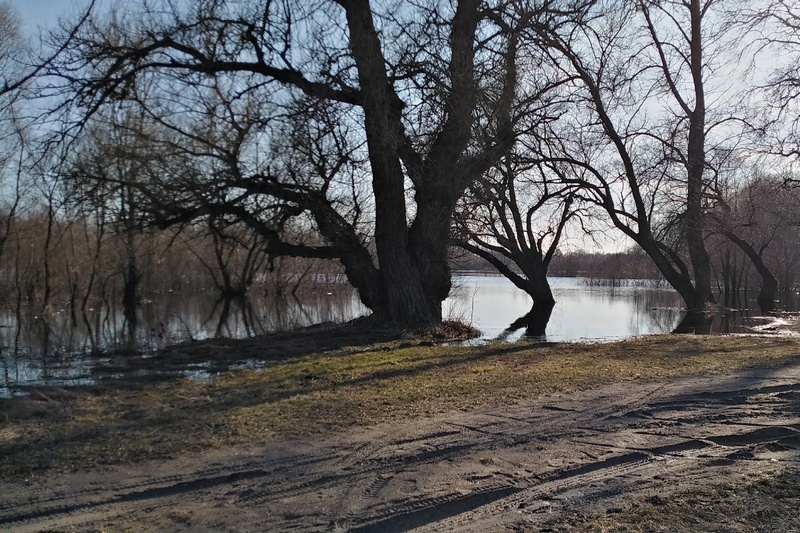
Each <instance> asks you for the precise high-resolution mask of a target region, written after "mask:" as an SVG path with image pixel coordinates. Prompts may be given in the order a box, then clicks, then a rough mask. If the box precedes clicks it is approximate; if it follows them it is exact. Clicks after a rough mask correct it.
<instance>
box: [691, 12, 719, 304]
mask: <svg viewBox="0 0 800 533" xmlns="http://www.w3.org/2000/svg"><path fill="white" fill-rule="evenodd" d="M690 12H691V21H692V34H691V70H692V81H693V83H694V97H695V105H694V110H693V112H692V113H691V114H690V116H689V143H688V149H687V159H688V162H687V180H688V184H687V194H686V242H687V243H688V247H689V256H690V257H691V259H692V270H693V272H694V286H695V289H696V292H697V293H698V296H699V301H698V302H697V303H696V304H694V305H691V306H690V310H700V307H698V306H700V305H704V304H705V303H706V302H713V301H714V297H713V295H712V293H711V260H710V259H709V257H708V251H707V250H706V246H705V239H704V235H703V229H704V228H705V223H704V220H703V219H704V214H703V171H704V169H705V163H706V161H705V140H706V132H705V127H706V105H705V89H704V86H703V43H702V32H701V30H702V12H701V7H700V0H691V6H690ZM688 303H689V302H687V304H688Z"/></svg>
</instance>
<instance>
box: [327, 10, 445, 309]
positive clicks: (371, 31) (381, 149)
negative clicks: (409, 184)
mask: <svg viewBox="0 0 800 533" xmlns="http://www.w3.org/2000/svg"><path fill="white" fill-rule="evenodd" d="M342 4H343V5H344V6H345V8H346V11H347V21H348V27H349V29H350V49H351V50H352V52H353V57H354V58H355V61H356V65H357V67H358V77H359V83H360V85H361V90H362V93H363V109H364V121H365V129H366V133H367V148H368V150H369V160H370V165H371V167H372V190H373V193H374V195H375V245H376V248H377V254H378V267H379V268H380V272H381V277H382V280H383V289H384V292H385V302H384V306H383V307H384V308H383V309H382V310H381V311H380V313H381V314H385V316H382V317H380V318H382V319H384V320H389V321H392V322H398V323H401V324H409V325H417V324H429V323H432V322H435V321H436V320H439V319H440V318H441V316H440V315H441V311H440V312H439V314H438V316H437V314H435V313H434V312H433V311H432V310H431V306H430V305H429V302H428V297H427V296H426V294H425V286H424V285H423V282H422V277H421V275H420V272H419V270H418V269H417V266H418V265H417V264H415V262H414V261H413V260H412V258H411V256H410V254H409V245H408V240H409V239H408V226H407V221H406V200H405V175H404V173H403V168H402V166H401V164H400V158H399V146H398V143H399V141H400V139H401V138H402V136H403V132H402V122H401V121H400V111H401V102H400V101H399V100H398V98H397V95H396V94H395V93H394V90H393V89H392V88H391V83H390V82H389V79H388V77H387V75H386V67H385V61H384V59H383V55H382V51H381V44H380V40H379V39H378V34H377V32H376V30H375V26H374V24H373V21H372V10H371V9H370V6H369V2H368V1H366V0H349V1H343V2H342Z"/></svg>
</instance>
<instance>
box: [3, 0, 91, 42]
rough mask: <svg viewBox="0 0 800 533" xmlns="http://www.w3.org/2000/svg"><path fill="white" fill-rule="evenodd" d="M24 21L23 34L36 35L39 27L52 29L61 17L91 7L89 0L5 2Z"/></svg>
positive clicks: (14, 0)
mask: <svg viewBox="0 0 800 533" xmlns="http://www.w3.org/2000/svg"><path fill="white" fill-rule="evenodd" d="M5 2H6V3H8V4H11V5H12V6H13V7H14V10H15V11H16V13H17V15H18V16H19V18H20V20H21V21H22V24H23V28H22V33H27V34H28V35H34V34H35V32H36V31H37V27H42V28H50V27H53V26H55V25H56V23H57V22H58V19H59V17H63V16H65V15H69V14H74V13H76V12H78V11H79V10H82V9H83V8H85V7H86V6H87V5H89V0H5Z"/></svg>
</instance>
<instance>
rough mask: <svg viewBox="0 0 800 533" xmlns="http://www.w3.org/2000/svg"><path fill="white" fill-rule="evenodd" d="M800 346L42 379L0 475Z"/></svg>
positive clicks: (1, 438) (335, 359) (424, 348)
mask: <svg viewBox="0 0 800 533" xmlns="http://www.w3.org/2000/svg"><path fill="white" fill-rule="evenodd" d="M186 349H187V350H189V349H191V346H188V347H187V348H186ZM270 349H271V350H274V349H275V347H274V346H270ZM798 355H800V346H798V343H797V341H796V340H792V339H791V338H783V337H755V336H752V337H750V336H726V337H720V336H695V335H664V336H653V337H645V338H639V339H633V340H628V341H623V342H615V343H607V344H550V345H540V344H526V343H510V344H490V345H483V346H460V345H450V346H441V345H431V343H429V342H428V343H422V344H413V343H408V342H406V343H404V344H399V343H397V342H394V343H379V344H374V345H371V346H361V347H352V346H351V347H346V348H341V349H338V350H336V351H333V352H330V353H323V354H319V353H317V354H308V355H302V356H295V357H290V358H284V359H281V360H276V361H273V362H271V363H270V364H269V366H268V367H266V368H264V369H261V370H238V371H229V372H225V373H223V374H221V375H219V376H218V377H217V378H216V379H214V380H213V381H212V382H210V383H197V382H193V381H190V380H188V379H184V380H173V381H167V382H156V383H140V384H137V385H130V384H129V385H124V386H123V385H119V384H118V385H117V386H103V387H100V386H97V387H90V388H76V389H60V388H50V389H48V388H42V389H38V390H37V391H36V392H35V393H34V394H32V395H31V396H29V397H24V398H14V399H10V400H0V455H2V457H3V461H2V462H0V477H2V478H6V479H10V478H19V477H28V476H31V475H35V474H36V473H38V472H43V471H46V470H77V469H84V468H96V467H102V466H104V465H112V464H116V463H121V462H134V461H140V460H146V459H154V458H166V457H172V456H177V455H180V454H184V453H187V452H193V451H200V450H202V449H208V448H211V447H222V446H231V445H238V444H261V443H265V442H269V441H272V440H275V439H282V438H286V437H300V436H308V435H321V434H327V433H332V432H337V431H341V430H344V429H346V428H350V427H353V426H359V425H361V426H366V425H371V424H376V423H381V422H391V421H398V420H405V419H410V418H414V417H419V416H426V415H433V414H437V413H443V412H446V411H448V410H451V409H469V408H471V407H474V406H477V405H499V404H507V403H513V402H516V401H519V400H524V399H529V398H533V397H536V396H540V395H542V394H546V393H549V392H554V391H559V390H582V389H587V388H592V387H597V386H600V385H604V384H608V383H611V382H618V381H625V380H638V379H641V380H645V379H656V378H670V377H679V376H685V375H690V374H708V373H717V372H724V371H731V370H737V369H742V368H745V367H753V366H764V365H782V364H786V363H789V362H791V361H795V360H797V358H798Z"/></svg>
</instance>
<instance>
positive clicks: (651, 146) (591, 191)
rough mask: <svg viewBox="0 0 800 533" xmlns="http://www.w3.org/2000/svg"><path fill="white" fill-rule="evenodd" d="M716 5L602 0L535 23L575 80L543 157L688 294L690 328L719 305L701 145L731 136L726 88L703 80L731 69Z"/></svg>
mask: <svg viewBox="0 0 800 533" xmlns="http://www.w3.org/2000/svg"><path fill="white" fill-rule="evenodd" d="M719 3H720V2H715V1H714V0H706V1H702V0H689V1H686V2H682V1H650V0H638V1H637V2H631V3H619V2H603V1H598V2H595V3H594V6H593V9H592V10H590V11H589V12H588V13H587V17H586V18H585V19H584V20H583V21H581V23H580V24H579V25H574V26H566V27H562V28H549V27H540V28H538V31H537V36H538V37H539V38H540V40H541V43H542V45H543V46H546V47H547V48H548V49H549V50H550V51H551V57H552V61H553V62H554V63H555V64H556V65H559V67H560V68H562V69H563V70H564V71H565V73H568V74H570V75H571V76H573V77H574V79H575V84H574V87H573V90H572V93H571V96H570V97H571V98H573V99H574V104H575V107H574V109H573V113H570V114H567V115H565V117H564V119H563V120H560V121H559V122H558V123H556V124H555V126H554V127H553V131H552V133H551V140H550V143H549V147H548V148H547V150H549V153H548V152H547V150H544V151H543V159H544V160H546V161H547V162H548V163H549V164H551V165H555V166H560V167H561V168H562V169H563V172H565V173H571V177H570V178H568V182H570V183H574V184H576V185H580V186H581V187H582V189H583V191H584V194H583V197H584V199H585V200H586V201H588V202H591V203H594V204H595V205H597V206H599V207H601V208H602V209H603V210H604V211H605V213H606V214H607V215H608V217H609V218H610V221H611V223H612V224H613V225H614V226H615V227H616V228H618V229H619V230H620V231H622V233H624V234H625V235H626V236H627V237H628V238H630V239H632V240H633V241H634V242H636V243H637V244H638V245H639V246H640V247H641V248H642V249H643V250H644V251H645V252H646V253H647V254H648V255H649V256H650V258H651V259H652V260H653V261H654V262H655V264H656V265H657V267H658V268H659V270H660V271H661V273H662V274H663V275H664V277H665V278H666V279H667V281H668V282H669V283H670V284H671V285H672V286H673V287H674V288H675V289H676V290H677V291H678V292H679V293H680V294H681V296H682V297H683V299H684V301H685V302H686V306H687V308H688V311H689V312H688V314H687V317H686V319H685V320H684V323H683V324H682V327H683V328H685V329H694V328H695V327H697V325H698V324H699V325H702V324H704V323H705V322H706V321H704V320H703V316H704V314H705V312H706V310H707V308H708V306H709V305H711V304H714V303H715V298H714V296H713V294H712V290H711V266H710V259H709V255H708V252H707V250H706V248H705V244H704V237H705V232H706V228H707V220H706V210H707V209H708V207H709V203H710V201H711V200H710V194H709V187H710V185H711V182H712V180H713V179H714V178H715V173H714V172H713V170H714V169H713V167H712V165H711V163H710V162H711V161H712V160H713V159H714V158H713V157H711V156H710V154H709V153H708V152H709V150H717V149H729V148H728V146H727V144H730V142H733V141H729V139H731V138H732V137H734V136H735V133H734V132H732V128H733V127H734V125H735V124H736V121H735V120H734V119H735V112H733V111H731V110H730V109H727V108H726V107H725V106H723V105H722V102H724V101H727V99H728V98H730V96H731V94H730V89H729V88H727V87H725V86H724V85H723V84H720V83H714V84H710V81H709V77H710V76H713V75H714V73H720V75H722V74H721V73H722V72H723V71H725V70H726V69H727V71H728V72H730V70H731V69H735V67H736V62H735V56H734V55H732V54H731V52H730V49H729V41H728V40H727V39H726V37H727V33H726V27H725V25H724V24H723V22H722V17H720V16H718V14H716V13H715V11H714V7H716V5H717V4H719ZM712 80H714V81H718V80H717V79H715V78H712ZM709 94H713V96H714V100H713V101H714V102H716V104H717V107H716V108H709V105H708V104H707V101H708V100H709V98H708V97H709ZM587 108H588V109H589V110H590V111H591V112H590V114H588V115H587V114H586V113H585V109H587ZM717 131H719V133H718V134H717V135H716V136H712V132H714V133H716V132H717Z"/></svg>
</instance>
